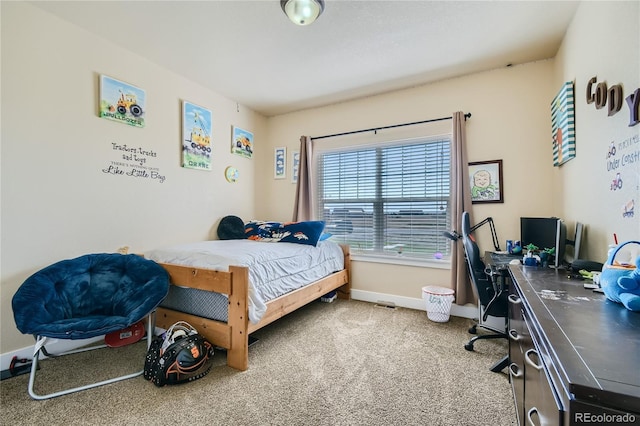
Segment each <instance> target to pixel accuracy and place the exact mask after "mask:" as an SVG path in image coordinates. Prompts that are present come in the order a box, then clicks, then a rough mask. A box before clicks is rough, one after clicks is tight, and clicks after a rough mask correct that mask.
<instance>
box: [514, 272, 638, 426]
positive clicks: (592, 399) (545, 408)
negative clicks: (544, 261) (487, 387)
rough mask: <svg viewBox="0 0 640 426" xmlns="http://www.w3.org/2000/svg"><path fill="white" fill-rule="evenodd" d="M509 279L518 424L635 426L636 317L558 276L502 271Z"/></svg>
mask: <svg viewBox="0 0 640 426" xmlns="http://www.w3.org/2000/svg"><path fill="white" fill-rule="evenodd" d="M509 273H510V275H511V281H512V282H511V285H510V295H509V302H510V303H509V310H510V313H509V335H510V342H509V356H510V361H511V365H510V367H509V373H510V376H511V382H512V387H513V391H514V397H515V400H516V408H517V412H518V417H519V420H520V424H529V423H527V422H529V421H531V422H532V423H533V424H554V425H555V424H557V425H580V424H589V423H590V424H599V425H601V424H634V425H640V312H631V311H628V310H627V309H625V308H624V306H622V305H620V304H617V303H614V302H611V301H609V300H607V299H606V298H605V296H604V295H602V294H600V293H595V292H593V291H591V290H587V289H585V288H584V287H583V282H582V281H579V280H575V279H569V278H567V273H566V271H563V270H554V269H549V268H542V267H530V266H522V265H510V266H509ZM545 381H546V382H545Z"/></svg>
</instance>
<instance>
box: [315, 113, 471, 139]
mask: <svg viewBox="0 0 640 426" xmlns="http://www.w3.org/2000/svg"><path fill="white" fill-rule="evenodd" d="M470 117H471V113H470V112H468V113H466V114H465V115H464V118H465V120H466V119H467V118H470ZM451 119H453V117H441V118H432V119H431V120H423V121H414V122H413V123H403V124H392V125H390V126H384V127H373V128H371V129H362V130H353V131H351V132H344V133H335V134H333V135H324V136H313V137H311V140H317V139H326V138H334V137H337V136H345V135H353V134H355V133H364V132H376V131H378V130H384V129H392V128H394V127H404V126H413V125H414V124H423V123H432V122H434V121H444V120H451Z"/></svg>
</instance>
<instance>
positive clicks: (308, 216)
mask: <svg viewBox="0 0 640 426" xmlns="http://www.w3.org/2000/svg"><path fill="white" fill-rule="evenodd" d="M312 161H313V142H312V140H311V137H309V136H301V137H300V164H299V165H298V183H297V186H296V199H295V202H294V205H293V221H294V222H299V221H303V220H314V219H315V215H316V213H315V210H314V208H313V206H314V202H315V196H314V194H315V190H314V183H313V175H312V172H313V167H312Z"/></svg>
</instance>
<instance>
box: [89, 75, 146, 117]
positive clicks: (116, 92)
mask: <svg viewBox="0 0 640 426" xmlns="http://www.w3.org/2000/svg"><path fill="white" fill-rule="evenodd" d="M145 102H146V97H145V93H144V90H142V89H141V88H139V87H136V86H132V85H131V84H128V83H125V82H123V81H120V80H116V79H115V78H111V77H108V76H106V75H101V76H100V105H99V107H98V109H99V110H100V117H101V118H106V119H107V120H114V121H119V122H120V123H124V124H128V125H130V126H134V127H144V118H145V112H146V105H145Z"/></svg>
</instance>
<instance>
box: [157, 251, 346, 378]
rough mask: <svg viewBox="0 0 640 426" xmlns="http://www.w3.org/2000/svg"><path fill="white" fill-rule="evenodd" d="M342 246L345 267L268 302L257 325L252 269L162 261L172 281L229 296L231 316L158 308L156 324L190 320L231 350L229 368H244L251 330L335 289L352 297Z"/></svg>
mask: <svg viewBox="0 0 640 426" xmlns="http://www.w3.org/2000/svg"><path fill="white" fill-rule="evenodd" d="M341 247H342V252H343V255H344V265H345V269H343V270H342V271H338V272H335V273H333V274H331V275H329V276H327V277H325V278H322V279H321V280H319V281H316V282H315V283H313V284H309V285H307V286H305V287H302V288H300V289H297V290H294V291H292V292H290V293H287V294H285V295H283V296H280V297H278V298H277V299H273V300H271V301H269V302H267V311H266V313H265V314H264V316H263V317H262V319H261V320H260V322H259V323H257V324H253V323H250V322H249V270H248V268H246V267H240V266H231V267H229V272H226V271H213V270H210V269H200V268H193V267H189V266H178V265H172V264H166V263H160V265H162V266H163V267H164V268H165V269H166V270H167V272H168V273H169V277H170V279H171V283H172V284H174V285H180V286H183V287H191V288H197V289H200V290H207V291H215V292H216V293H224V294H226V295H228V296H229V315H228V317H229V318H228V322H227V323H224V322H221V321H215V320H211V319H208V318H203V317H198V316H195V315H190V314H185V313H183V312H178V311H174V310H171V309H167V308H158V311H157V315H156V326H158V327H161V328H164V329H167V328H169V327H170V326H171V325H172V324H174V323H175V322H177V321H187V322H188V323H189V324H191V325H192V326H194V327H195V328H196V329H197V330H198V332H199V333H200V334H202V335H203V336H204V337H205V338H206V339H207V340H209V341H210V342H211V343H213V344H214V345H216V346H219V347H222V348H225V349H226V350H227V365H228V366H229V367H232V368H235V369H238V370H242V371H244V370H246V369H247V368H248V367H249V334H250V333H253V332H254V331H256V330H258V329H260V328H262V327H264V326H265V325H267V324H270V323H272V322H273V321H275V320H277V319H278V318H282V317H283V316H285V315H287V314H288V313H290V312H293V311H295V310H296V309H298V308H300V307H301V306H304V305H306V304H307V303H309V302H311V301H313V300H315V299H318V298H319V297H321V296H323V295H325V294H327V293H329V292H330V291H332V290H335V289H337V290H338V297H339V298H341V299H349V298H350V297H351V284H350V280H349V273H350V266H351V258H350V252H349V247H348V246H341Z"/></svg>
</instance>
